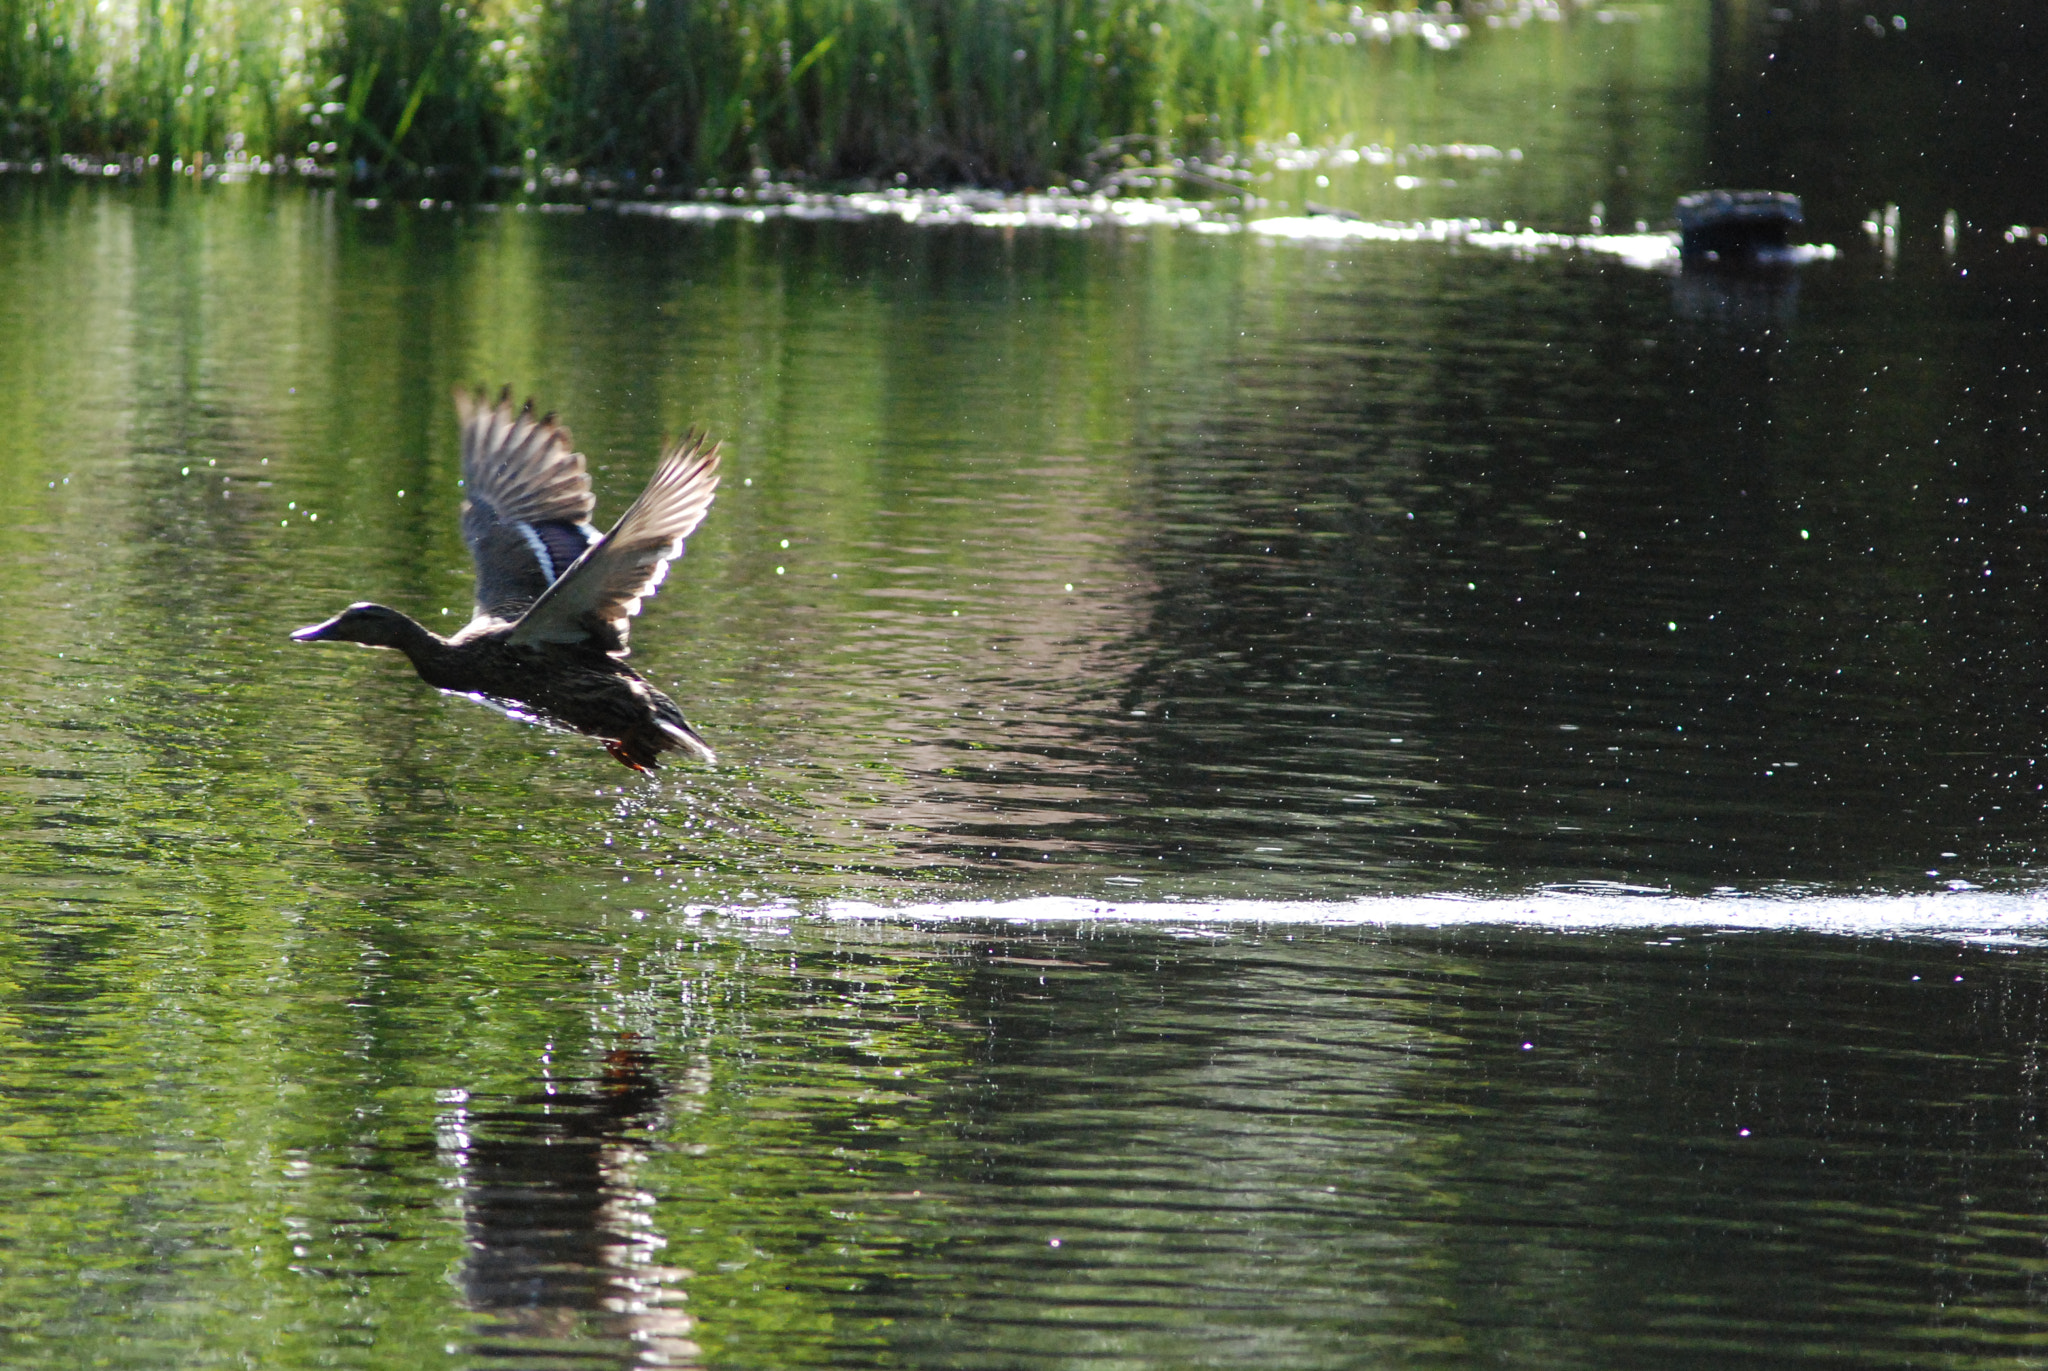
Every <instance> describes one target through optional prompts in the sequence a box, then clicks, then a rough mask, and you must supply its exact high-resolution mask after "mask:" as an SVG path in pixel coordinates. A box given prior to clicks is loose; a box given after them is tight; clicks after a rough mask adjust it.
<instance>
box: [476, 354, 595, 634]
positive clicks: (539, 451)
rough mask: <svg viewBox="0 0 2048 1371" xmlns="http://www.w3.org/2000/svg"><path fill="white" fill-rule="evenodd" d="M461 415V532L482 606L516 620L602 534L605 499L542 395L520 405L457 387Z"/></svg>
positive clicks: (507, 393) (482, 610)
mask: <svg viewBox="0 0 2048 1371" xmlns="http://www.w3.org/2000/svg"><path fill="white" fill-rule="evenodd" d="M455 408H456V411H457V413H459V414H460V415H461V416H462V487H463V494H464V495H465V496H466V497H467V498H466V499H464V500H463V502H462V539H463V541H464V542H466V543H468V544H469V555H470V557H471V558H472V559H473V560H474V561H475V562H476V612H477V614H478V615H479V616H484V615H488V616H489V617H491V618H495V619H503V620H505V621H506V622H508V623H509V622H511V621H512V620H514V619H517V618H518V617H519V616H520V615H522V614H524V613H526V611H527V610H528V609H529V608H531V607H532V605H533V603H534V601H536V600H538V599H540V597H541V595H542V594H543V593H545V592H546V590H547V588H548V587H549V586H551V585H553V584H554V583H555V581H556V580H557V579H559V578H560V576H561V574H562V573H563V572H565V571H567V570H568V569H569V567H570V565H571V564H572V563H573V562H575V560H576V559H577V558H578V557H581V556H582V555H583V554H584V553H585V552H586V551H588V550H589V549H590V547H591V545H592V544H594V543H596V542H597V540H598V532H597V529H596V528H595V527H593V526H592V525H591V522H590V513H591V511H592V510H594V509H596V508H597V501H596V499H595V498H594V497H593V496H592V495H591V493H590V474H589V473H588V472H587V471H586V470H584V466H583V454H582V453H580V452H576V451H574V450H573V449H572V447H571V439H570V437H569V430H568V429H566V428H563V427H562V426H561V425H560V424H558V423H556V422H555V416H554V415H552V414H545V415H540V416H536V415H535V414H534V412H533V401H531V400H528V401H527V402H526V406H525V408H523V409H514V408H513V407H512V388H511V387H510V386H507V387H506V388H505V389H504V390H503V391H501V392H500V393H499V395H498V398H497V400H496V401H495V402H493V401H491V400H489V399H488V398H487V397H486V396H485V395H484V394H483V392H481V391H474V392H472V391H468V390H458V391H456V392H455Z"/></svg>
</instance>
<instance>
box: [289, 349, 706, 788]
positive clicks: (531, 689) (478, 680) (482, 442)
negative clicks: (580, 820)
mask: <svg viewBox="0 0 2048 1371" xmlns="http://www.w3.org/2000/svg"><path fill="white" fill-rule="evenodd" d="M455 403H456V408H457V410H458V411H459V412H460V414H461V418H462V479H463V489H464V495H465V498H464V500H463V502H462V537H463V540H464V541H465V542H467V543H468V544H469V552H470V557H471V559H472V560H473V561H474V562H475V563H476V611H475V616H474V617H473V618H471V620H470V621H469V623H468V624H466V625H465V626H464V627H463V628H462V629H461V630H460V631H458V632H457V633H456V634H455V636H454V637H452V638H443V637H442V636H441V635H440V634H438V633H434V632H432V631H431V630H429V629H428V628H426V627H425V626H424V625H422V624H420V623H419V622H417V621H416V620H414V619H412V618H410V617H409V616H407V615H405V614H402V613H400V612H399V611H397V610H395V609H390V608H387V607H386V606H384V605H377V604H368V603H362V604H353V605H350V606H349V607H348V608H347V609H345V610H343V611H342V612H341V613H340V614H337V615H336V616H335V617H334V618H332V619H329V620H328V621H327V622H326V623H323V624H313V625H311V626H310V627H307V628H302V629H300V630H299V631H298V632H296V633H294V634H292V637H294V638H296V639H297V640H298V641H300V642H302V643H312V642H347V643H360V644H362V645H363V646H365V647H390V648H396V649H398V650H399V651H400V652H403V653H404V654H405V655H406V656H407V657H408V658H410V659H411V661H412V664H413V667H414V669H415V670H417V671H418V672H419V674H420V679H422V680H424V681H425V682H426V683H427V684H428V685H431V686H435V687H438V688H439V689H441V690H446V691H450V692H452V693H454V694H458V695H468V696H471V697H473V698H475V699H478V700H480V701H482V702H483V703H485V704H489V705H492V706H494V707H496V708H498V709H500V710H502V711H504V712H505V713H507V714H510V715H511V716H512V717H514V718H518V719H524V720H527V721H529V722H534V723H541V724H546V725H551V726H555V727H561V728H566V729H571V730H574V731H575V732H578V733H584V734H589V735H590V736H592V737H596V738H601V739H603V740H604V745H605V748H606V750H608V751H609V752H610V753H611V754H612V756H614V757H616V758H617V759H618V760H619V761H620V762H622V763H624V764H625V765H627V766H629V767H631V768H633V769H634V770H635V771H650V770H653V769H654V768H655V767H656V766H658V765H659V763H658V762H657V761H656V758H658V757H659V756H660V755H661V754H662V753H664V752H682V753H684V754H685V755H687V756H691V757H694V758H696V759H697V760H699V761H703V762H711V761H715V760H716V757H715V756H714V754H713V753H712V751H711V748H710V745H709V744H707V743H706V742H705V741H704V740H703V739H702V738H700V737H698V736H697V732H696V730H695V729H693V728H691V727H690V725H689V723H688V721H686V720H685V719H684V718H683V712H682V710H681V709H679V708H677V706H676V702H675V701H674V700H671V699H670V698H669V697H668V696H666V695H664V694H662V693H661V692H660V691H659V690H656V689H655V688H654V687H653V686H651V685H649V684H648V683H647V682H646V681H645V680H643V679H642V678H641V677H640V675H639V673H637V672H635V671H634V670H633V669H632V668H631V667H629V666H627V665H626V663H625V657H626V653H627V645H626V637H627V632H628V629H629V626H630V622H629V621H630V620H631V618H632V616H633V615H635V614H638V613H639V612H640V604H641V602H642V601H643V600H645V599H647V598H648V597H649V596H651V595H653V594H654V592H655V588H656V587H658V586H659V585H660V584H661V582H662V579H663V578H664V577H665V576H667V574H668V564H669V562H670V560H671V559H673V558H674V557H676V556H678V555H679V554H680V553H681V552H682V550H683V540H684V539H685V538H687V537H689V536H690V534H691V533H692V532H693V531H695V529H696V527H697V525H698V524H699V523H701V522H702V521H703V519H704V515H705V513H706V512H707V511H709V510H710V508H711V497H712V494H713V492H714V491H715V490H716V489H717V488H718V449H717V447H716V446H715V445H714V444H711V443H710V442H708V441H707V440H706V439H705V438H704V437H703V436H702V435H699V434H694V433H693V434H691V435H690V436H688V437H686V438H685V439H683V441H681V442H680V443H677V444H675V445H674V446H673V447H671V448H670V449H669V450H668V451H667V452H666V453H665V454H663V456H662V459H661V464H660V466H658V467H657V468H655V472H654V476H653V478H652V479H651V480H649V481H648V483H647V489H646V490H644V491H642V492H641V495H640V498H639V499H637V500H635V501H634V502H633V504H632V507H631V508H629V509H628V510H627V511H626V512H625V514H624V516H623V517H621V518H620V520H619V521H618V523H616V524H614V525H612V528H611V531H610V532H609V533H599V532H598V531H597V528H596V527H595V526H594V525H593V524H592V523H591V522H590V515H591V513H592V511H594V510H595V509H596V507H597V501H596V499H595V498H594V497H593V496H592V495H591V493H590V475H589V473H588V471H587V470H586V469H585V465H584V460H583V454H582V453H580V452H576V451H575V450H574V449H573V447H572V444H571V440H570V437H569V431H568V430H567V429H566V428H564V427H562V426H561V425H560V424H558V423H556V422H555V417H554V415H552V414H548V415H543V416H539V417H536V416H535V415H534V412H533V402H532V401H531V400H529V401H527V403H526V407H525V408H524V409H522V410H514V409H513V407H512V392H511V390H510V388H509V387H508V388H507V389H506V390H505V391H503V392H501V393H500V394H499V396H498V398H497V400H496V402H495V403H493V402H490V401H488V400H487V399H486V398H485V397H484V396H482V395H481V394H471V393H470V392H468V391H458V392H457V393H456V396H455Z"/></svg>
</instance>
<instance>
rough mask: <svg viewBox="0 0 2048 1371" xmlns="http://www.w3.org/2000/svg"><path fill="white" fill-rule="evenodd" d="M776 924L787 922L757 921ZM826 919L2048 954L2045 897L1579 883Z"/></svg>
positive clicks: (970, 903)
mask: <svg viewBox="0 0 2048 1371" xmlns="http://www.w3.org/2000/svg"><path fill="white" fill-rule="evenodd" d="M764 912H768V913H771V914H772V915H775V916H777V917H780V916H783V915H784V914H786V911H764ZM826 912H827V913H828V914H829V915H830V916H831V917H833V918H836V919H848V920H864V919H866V920H897V921H910V922H920V921H929V922H944V921H957V920H975V921H983V922H997V923H1015V924H1026V925H1029V924H1072V923H1084V922H1098V923H1102V924H1104V925H1107V926H1114V925H1117V924H1148V925H1172V926H1177V927H1182V928H1189V929H1203V928H1211V929H1217V930H1222V929H1226V928H1231V927H1240V926H1244V925H1306V926H1314V927H1322V928H1351V927H1375V926H1377V927H1386V928H1442V929H1453V928H1460V927H1487V926H1499V927H1514V928H1525V929H1540V930H1548V931H1551V932H1559V933H1563V932H1572V933H1603V932H1622V931H1630V930H1645V931H1649V930H1657V929H1702V930H1713V931H1715V932H1756V933H1761V932H1780V933H1784V932H1803V933H1829V934H1844V935H1854V936H1860V937H1872V936H1876V937H1893V936H1896V937H1918V938H1942V939H1957V940H1962V941H1968V942H2001V943H2028V944H2034V943H2048V894H2044V893H2042V892H2004V891H1987V890H1956V891H1946V892H1943V893H1941V894H1929V895H1863V896H1858V895H1818V894H1816V895H1799V894H1796V893H1795V894H1771V895H1734V894H1729V895H1712V896H1706V897H1693V896H1682V895H1673V894H1667V893H1665V892H1662V891H1656V890H1647V889H1641V890H1636V889H1627V888H1624V887H1619V886H1605V885H1602V884H1600V883H1589V884H1588V885H1586V886H1584V887H1580V888H1577V889H1559V890H1544V891H1538V892H1535V893H1532V894H1528V895H1519V896H1503V897H1493V898H1480V897H1474V896H1470V895H1418V896H1400V895H1391V896H1377V897H1370V898H1366V899H1359V900H1173V901H1157V900H1143V899H1138V900H1131V901H1120V900H1115V899H1106V900H1104V899H1081V898H1072V897H1058V896H1046V897H1042V898H1037V899H1023V900H948V901H939V902H935V903H930V904H902V905H883V904H876V903H872V902H867V901H859V900H840V901H835V902H833V903H831V904H830V905H828V906H827V907H826Z"/></svg>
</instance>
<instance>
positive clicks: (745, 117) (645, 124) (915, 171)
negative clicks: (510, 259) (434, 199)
mask: <svg viewBox="0 0 2048 1371" xmlns="http://www.w3.org/2000/svg"><path fill="white" fill-rule="evenodd" d="M1455 22H1456V21H1454V20H1452V19H1450V18H1449V17H1432V18H1430V19H1427V20H1419V19H1418V18H1417V17H1416V16H1413V15H1410V14H1402V15H1399V16H1397V18H1396V21H1395V22H1392V23H1390V22H1389V21H1388V19H1387V18H1386V17H1385V16H1383V15H1381V14H1380V13H1379V12H1377V11H1375V10H1373V9H1370V8H1360V7H1356V6H1352V5H1349V4H1331V3H1325V0H1211V3H1203V4H1197V3H1193V0H551V2H550V3H533V0H475V2H474V3H472V4H468V5H464V4H459V3H455V2H454V0H445V2H444V0H383V2H381V3H380V0H296V3H294V0H0V156H5V157H13V158H31V157H40V158H50V157H54V156H56V155H59V154H63V153H72V154H86V155H92V156H130V157H133V156H149V155H155V156H156V157H158V159H159V162H160V164H162V165H170V164H171V163H173V162H174V161H182V162H184V163H186V164H189V163H191V162H192V161H193V160H195V159H198V158H202V157H204V158H213V159H218V158H221V157H228V156H240V157H260V158H264V159H277V158H283V159H288V160H292V161H297V162H300V163H301V164H302V165H303V163H304V161H305V159H307V158H309V157H310V158H311V159H312V160H313V162H315V163H317V164H318V165H320V166H322V167H337V168H340V169H341V170H342V172H343V174H354V173H355V172H356V170H357V169H358V168H359V167H360V168H362V169H366V170H367V171H368V172H369V173H370V174H371V175H377V176H384V177H391V176H418V175H434V176H436V177H441V178H451V177H452V178H458V179H459V178H471V179H475V178H481V177H483V176H484V175H486V174H487V173H488V172H489V171H490V170H491V169H493V168H496V169H497V170H498V172H499V173H500V174H510V175H524V174H529V173H530V172H531V171H532V170H534V169H537V168H538V166H540V165H543V164H551V165H555V166H560V167H575V168H585V169H603V170H605V171H607V172H614V173H623V172H627V171H631V172H634V173H636V174H638V175H646V176H650V177H657V178H661V179H664V180H668V181H672V182H685V183H687V182H693V181H701V180H705V179H710V178H717V177H730V176H734V175H738V174H743V173H745V172H746V171H748V170H749V169H751V168H755V167H766V168H770V169H772V170H774V171H776V172H777V173H779V174H790V173H794V174H800V175H808V176H812V177H817V178H822V179H829V180H845V179H853V178H860V177H880V176H889V175H892V174H897V173H901V174H905V175H907V176H909V177H912V178H914V179H917V180H920V181H927V182H930V181H971V182H978V183H983V184H996V185H1002V184H1008V185H1025V184H1043V183H1045V182H1046V181H1048V180H1051V179H1054V178H1066V177H1069V176H1077V175H1086V174H1089V173H1090V172H1091V171H1093V170H1094V169H1095V166H1096V163H1094V162H1091V160H1090V159H1091V154H1099V151H1100V149H1102V148H1103V146H1104V145H1105V144H1107V143H1109V142H1110V140H1113V139H1118V138H1129V137H1142V138H1144V139H1147V140H1150V146H1153V147H1158V146H1161V145H1166V146H1170V147H1172V148H1174V149H1185V148H1196V147H1201V146H1205V145H1207V144H1209V143H1210V142H1212V141H1215V140H1222V141H1225V142H1229V141H1232V140H1235V139H1238V138H1240V137H1244V136H1248V135H1253V134H1257V133H1260V132H1270V131H1273V128H1274V122H1273V121H1274V120H1275V119H1276V118H1277V111H1278V110H1279V109H1280V108H1282V107H1283V106H1285V105H1286V104H1287V103H1288V102H1289V100H1290V98H1291V92H1292V91H1293V90H1294V89H1295V88H1296V86H1297V85H1299V84H1300V83H1301V82H1302V81H1303V80H1304V79H1306V75H1305V74H1306V73H1309V72H1311V71H1316V72H1322V73H1325V74H1327V73H1328V72H1329V69H1330V68H1331V67H1332V66H1333V65H1335V66H1337V67H1344V66H1345V65H1346V64H1347V63H1348V64H1355V65H1357V67H1358V69H1359V71H1360V72H1363V70H1364V62H1363V54H1364V53H1365V52H1366V51H1367V50H1369V49H1372V48H1374V47H1376V46H1378V47H1385V46H1387V45H1390V44H1399V45H1403V46H1412V47H1414V48H1416V49H1417V50H1418V51H1421V50H1424V49H1425V48H1426V47H1428V46H1437V47H1444V46H1449V45H1450V43H1452V42H1454V41H1455V38H1456V36H1457V34H1456V32H1455V31H1452V30H1451V27H1450V26H1452V25H1453V24H1454V23H1455ZM1447 32H1448V33H1449V34H1450V37H1449V38H1448V39H1446V37H1445V34H1446V33H1447Z"/></svg>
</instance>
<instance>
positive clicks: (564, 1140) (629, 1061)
mask: <svg viewBox="0 0 2048 1371" xmlns="http://www.w3.org/2000/svg"><path fill="white" fill-rule="evenodd" d="M655 1065H656V1063H655V1059H654V1058H653V1056H652V1055H650V1054H649V1053H647V1052H645V1051H642V1050H641V1049H639V1048H638V1047H637V1046H635V1045H634V1044H633V1042H632V1040H631V1038H630V1035H627V1036H625V1037H624V1038H622V1040H621V1042H620V1044H619V1045H618V1046H617V1047H616V1048H614V1049H613V1051H612V1052H611V1053H610V1054H609V1055H608V1056H606V1058H605V1059H604V1069H603V1072H602V1074H601V1075H599V1076H598V1078H597V1079H596V1080H594V1081H562V1080H553V1079H545V1078H544V1084H543V1086H542V1088H541V1089H540V1090H538V1091H536V1092H535V1093H533V1094H531V1095H525V1096H520V1097H517V1098H514V1099H512V1100H509V1101H507V1102H506V1103H505V1104H503V1105H502V1106H497V1107H491V1106H483V1107H477V1106H476V1105H474V1104H473V1103H472V1102H471V1101H470V1100H468V1099H463V1100H460V1101H453V1102H451V1106H452V1107H451V1108H449V1109H448V1110H447V1111H446V1112H444V1113H443V1114H442V1116H441V1118H440V1120H439V1125H438V1129H437V1133H438V1145H439V1150H440V1153H441V1156H442V1158H443V1160H444V1161H445V1162H446V1163H447V1164H448V1165H449V1166H450V1167H452V1168H453V1169H454V1171H455V1173H456V1175H457V1177H458V1180H457V1186H458V1193H459V1195H460V1197H461V1199H460V1202H461V1208H462V1222H463V1230H464V1236H465V1239H466V1243H467V1247H468V1255H467V1257H466V1258H465V1260H464V1261H463V1263H462V1268H461V1272H460V1275H459V1278H458V1279H459V1283H460V1286H461V1290H462V1297H463V1300H464V1301H465V1303H466V1304H467V1305H468V1306H469V1308H471V1309H472V1310H474V1311H475V1312H476V1313H477V1314H478V1315H480V1316H481V1317H480V1319H479V1324H478V1330H477V1340H476V1344H475V1349H474V1350H475V1351H476V1353H477V1354H478V1355H480V1356H481V1357H483V1358H484V1359H485V1360H486V1361H487V1362H496V1361H500V1360H503V1361H506V1362H508V1363H516V1364H518V1365H521V1366H533V1365H541V1364H547V1363H548V1360H549V1359H550V1358H551V1357H552V1356H565V1357H569V1358H572V1359H573V1360H574V1362H575V1363H576V1364H577V1365H578V1366H589V1365H598V1364H604V1365H612V1366H618V1367H639V1366H685V1365H693V1364H695V1363H696V1362H697V1360H698V1356H699V1353H698V1348H697V1345H696V1343H695V1342H693V1341H691V1338H690V1334H691V1332H692V1330H693V1328H694V1326H695V1321H694V1320H693V1319H692V1318H691V1317H690V1315H689V1314H687V1313H685V1312H684V1311H683V1310H681V1309H679V1308H676V1307H675V1306H676V1305H677V1304H679V1303H680V1302H681V1301H682V1299H683V1298H684V1292H683V1290H682V1288H681V1286H682V1283H683V1282H684V1281H685V1280H687V1279H688V1278H689V1276H690V1274H691V1273H690V1272H688V1271H684V1270H680V1269H678V1268H674V1267H668V1266H664V1265H662V1264H661V1262H660V1260H659V1258H660V1254H661V1251H662V1249H663V1248H664V1247H665V1246H666V1240H665V1239H664V1238H662V1236H661V1235H660V1233H659V1232H658V1231H657V1229H656V1227H655V1224H654V1215H653V1209H654V1196H653V1195H652V1194H650V1193H648V1192H647V1191H645V1190H644V1189H642V1188H641V1186H640V1184H639V1183H638V1179H637V1176H638V1172H639V1170H640V1168H641V1166H642V1164H643V1163H644V1161H645V1160H646V1157H647V1154H648V1147H647V1144H646V1142H645V1139H646V1138H647V1137H648V1136H649V1135H650V1134H652V1133H653V1132H655V1131H656V1130H657V1129H658V1127H659V1125H660V1122H661V1120H662V1116H663V1111H664V1105H665V1101H666V1100H667V1099H668V1097H669V1096H670V1095H671V1094H672V1093H673V1092H672V1090H671V1088H670V1087H669V1086H667V1085H665V1084H664V1082H663V1081H662V1080H661V1079H660V1078H659V1077H658V1076H657V1075H656V1073H655V1069H654V1068H655Z"/></svg>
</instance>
